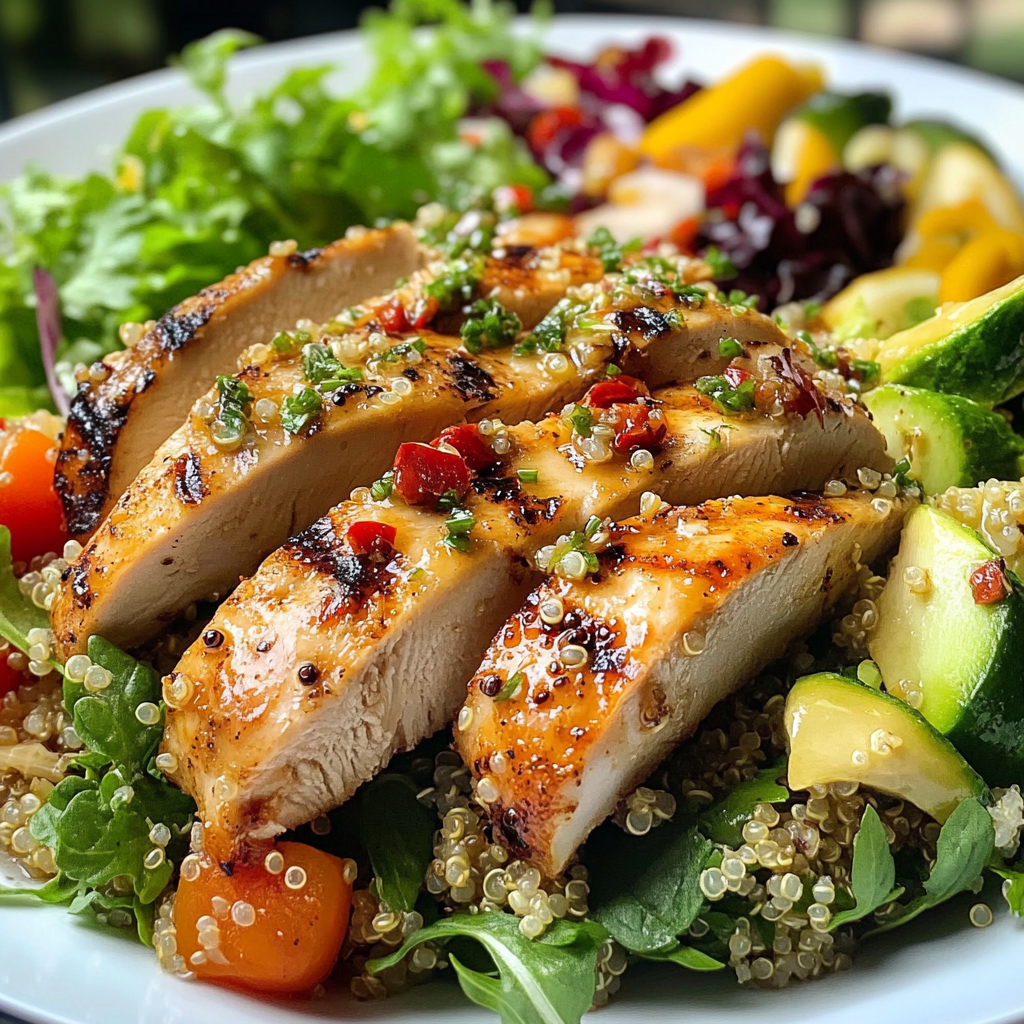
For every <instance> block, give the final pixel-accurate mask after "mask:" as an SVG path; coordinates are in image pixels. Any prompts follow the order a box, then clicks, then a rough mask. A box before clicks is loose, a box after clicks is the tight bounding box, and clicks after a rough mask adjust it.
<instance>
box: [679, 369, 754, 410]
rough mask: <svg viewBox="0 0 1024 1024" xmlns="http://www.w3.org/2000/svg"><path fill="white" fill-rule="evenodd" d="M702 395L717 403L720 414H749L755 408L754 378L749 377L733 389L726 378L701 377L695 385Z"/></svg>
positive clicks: (716, 406)
mask: <svg viewBox="0 0 1024 1024" xmlns="http://www.w3.org/2000/svg"><path fill="white" fill-rule="evenodd" d="M694 387H696V389H697V391H698V392H699V393H700V394H702V395H707V397H708V398H710V399H711V400H712V401H713V402H714V403H715V408H716V409H718V411H719V412H724V413H735V412H747V411H749V410H750V409H753V408H754V378H753V377H748V378H747V379H746V380H745V381H743V382H742V383H741V384H740V385H739V386H738V387H733V386H732V385H731V384H730V383H729V382H728V381H727V380H726V379H725V377H700V378H699V379H698V380H697V383H696V384H695V385H694Z"/></svg>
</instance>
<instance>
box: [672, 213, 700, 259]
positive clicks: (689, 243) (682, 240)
mask: <svg viewBox="0 0 1024 1024" xmlns="http://www.w3.org/2000/svg"><path fill="white" fill-rule="evenodd" d="M699 230H700V217H687V218H686V219H685V220H681V221H680V222H679V223H678V224H677V225H676V226H675V227H674V228H673V229H672V230H671V231H670V232H669V233H668V239H669V241H670V242H672V243H673V244H674V245H677V246H679V248H680V249H681V250H682V251H683V252H688V253H691V254H692V253H693V240H694V239H695V238H696V237H697V232H698V231H699Z"/></svg>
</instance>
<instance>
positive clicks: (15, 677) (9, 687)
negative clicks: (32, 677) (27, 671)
mask: <svg viewBox="0 0 1024 1024" xmlns="http://www.w3.org/2000/svg"><path fill="white" fill-rule="evenodd" d="M13 652H14V648H13V647H12V648H9V649H8V650H6V651H5V652H4V653H3V654H0V697H3V696H4V695H5V694H8V693H11V692H12V691H14V690H16V689H17V688H18V687H19V686H21V685H22V683H24V682H25V677H24V676H23V675H22V674H21V673H20V672H16V671H15V670H14V669H13V668H11V666H10V665H8V664H7V658H8V656H9V655H10V654H12V653H13Z"/></svg>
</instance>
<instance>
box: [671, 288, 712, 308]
mask: <svg viewBox="0 0 1024 1024" xmlns="http://www.w3.org/2000/svg"><path fill="white" fill-rule="evenodd" d="M672 294H673V295H675V297H676V301H677V302H686V304H687V305H688V306H691V307H696V308H698V309H699V308H700V307H701V306H703V305H704V302H705V300H706V299H708V298H709V297H710V296H709V292H708V291H707V289H705V288H699V287H698V286H697V285H695V284H684V285H680V286H678V287H677V288H675V289H674V290H673V292H672Z"/></svg>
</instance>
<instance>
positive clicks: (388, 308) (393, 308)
mask: <svg viewBox="0 0 1024 1024" xmlns="http://www.w3.org/2000/svg"><path fill="white" fill-rule="evenodd" d="M374 315H375V316H376V317H377V320H378V321H379V323H380V325H381V327H383V328H384V330H385V331H387V332H388V333H389V334H401V333H402V332H403V331H407V330H409V318H408V316H407V315H406V312H405V307H404V306H403V305H402V304H401V303H400V302H399V301H398V299H392V300H391V301H390V302H385V303H384V305H383V306H378V307H377V308H376V309H375V310H374Z"/></svg>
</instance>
